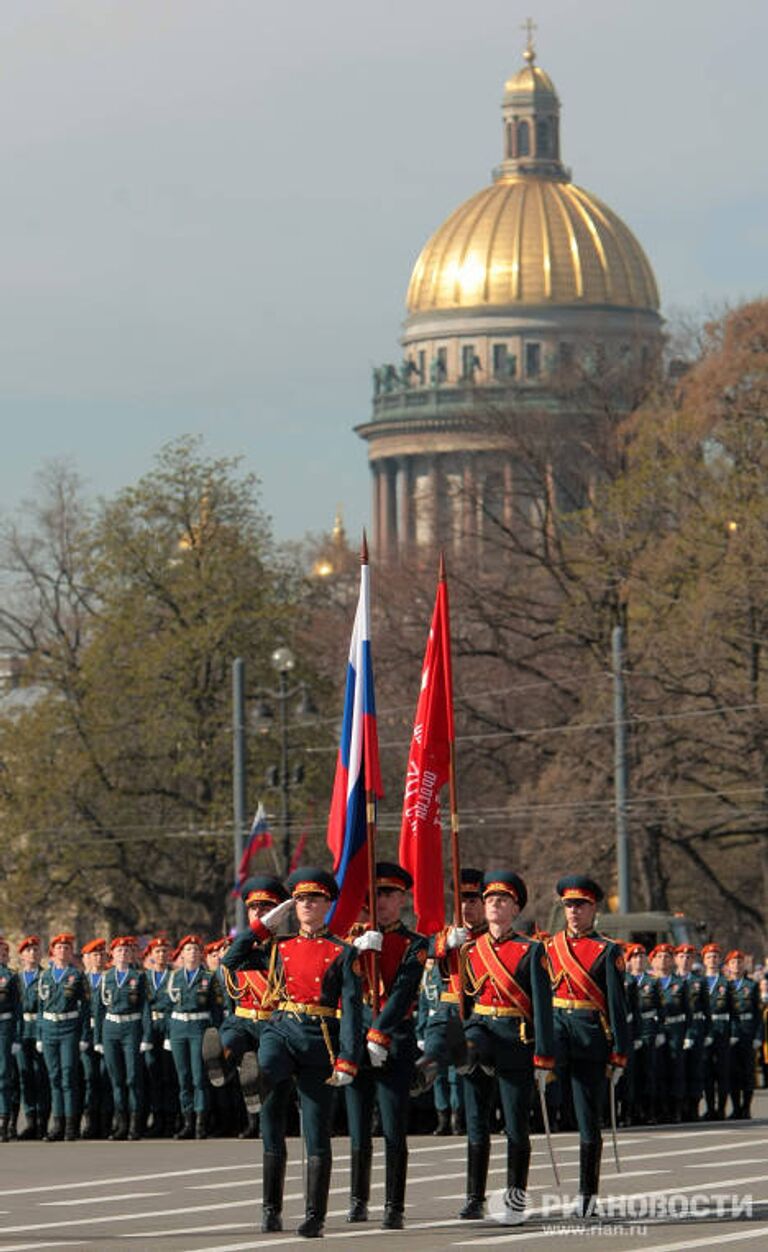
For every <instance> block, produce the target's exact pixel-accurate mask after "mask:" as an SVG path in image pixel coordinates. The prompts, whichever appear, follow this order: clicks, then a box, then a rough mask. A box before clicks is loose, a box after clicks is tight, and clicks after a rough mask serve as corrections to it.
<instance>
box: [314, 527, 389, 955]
mask: <svg viewBox="0 0 768 1252" xmlns="http://www.w3.org/2000/svg"><path fill="white" fill-rule="evenodd" d="M369 576H370V571H369V567H368V548H367V545H366V542H365V538H363V551H362V557H361V565H360V598H359V600H358V602H357V612H356V614H355V624H354V626H353V628H352V641H351V643H350V646H349V661H348V663H347V686H346V692H345V696H344V720H343V723H342V727H341V743H340V745H339V755H338V759H337V761H336V777H335V779H334V784H333V798H332V800H331V811H330V813H329V816H328V836H327V843H328V847H329V848H330V850H331V853H332V855H333V872H334V874H335V875H336V881H337V883H338V884H339V898H338V899H337V900H336V902H335V904H334V905H333V906H332V907H331V910H330V912H329V914H328V919H327V920H328V925H329V926H330V928H331V929H332V930H333V931H334V932H335V933H336V934H337V935H345V934H346V933H347V932H348V930H349V928H350V926H351V925H352V923H353V922H356V921H357V919H358V917H359V915H360V910H361V908H362V907H363V904H364V901H365V897H366V892H367V890H368V851H367V822H366V802H367V801H370V803H371V804H372V805H375V802H376V799H377V798H380V797H381V796H382V795H383V794H384V793H383V791H382V787H381V771H380V769H379V741H378V735H377V731H376V702H375V699H374V694H373V665H372V663H371V606H370V578H369ZM371 817H372V821H373V820H374V815H373V814H372V815H371Z"/></svg>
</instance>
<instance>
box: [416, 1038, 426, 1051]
mask: <svg viewBox="0 0 768 1252" xmlns="http://www.w3.org/2000/svg"><path fill="white" fill-rule="evenodd" d="M416 1047H417V1048H418V1049H419V1052H423V1051H424V1048H425V1047H426V1044H425V1042H424V1040H423V1039H417V1040H416Z"/></svg>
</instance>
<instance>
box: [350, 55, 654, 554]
mask: <svg viewBox="0 0 768 1252" xmlns="http://www.w3.org/2000/svg"><path fill="white" fill-rule="evenodd" d="M502 122H503V126H502V143H503V148H502V160H501V163H500V164H499V165H498V167H497V168H496V169H495V170H494V171H493V182H492V183H491V185H490V186H488V187H485V188H483V190H481V191H479V192H477V194H476V195H473V196H471V197H470V198H469V199H468V200H466V201H465V202H464V203H463V204H461V205H460V206H459V207H458V208H457V209H455V211H454V212H453V213H451V215H450V216H449V217H448V218H447V219H446V221H445V222H444V223H443V225H442V226H440V227H439V229H438V230H437V231H436V232H435V233H434V234H433V235H432V237H431V238H430V239H429V240H428V242H427V243H426V244H425V246H424V247H423V248H422V251H421V253H420V255H419V257H418V259H417V261H416V264H415V266H414V268H413V272H412V275H411V279H410V283H409V285H408V292H407V297H406V307H407V316H406V321H405V327H404V334H403V336H402V340H401V344H402V350H403V359H402V363H401V364H400V365H394V364H389V365H383V366H382V367H381V368H379V369H377V370H375V371H374V398H373V413H372V416H371V418H370V420H368V421H366V422H365V423H363V424H362V425H360V426H358V427H357V428H356V431H357V434H358V435H359V436H360V437H361V438H363V439H364V440H365V441H366V442H367V444H368V457H369V464H370V469H371V475H372V483H373V510H372V513H373V529H374V549H375V553H376V556H377V557H378V559H379V560H385V561H398V560H401V559H406V558H407V557H409V556H413V555H417V554H418V553H419V552H420V551H423V552H426V551H427V550H429V551H432V550H434V548H435V547H436V546H443V547H445V548H446V549H447V550H449V551H454V552H463V553H465V554H470V555H471V554H472V552H473V551H476V550H477V545H478V543H479V541H480V540H481V539H482V537H483V531H484V528H485V527H486V523H487V518H488V516H489V515H490V513H491V512H493V513H494V514H495V515H497V516H498V518H499V519H500V520H501V521H502V523H503V524H504V525H509V526H513V525H516V524H517V522H516V519H517V518H518V517H519V516H520V513H521V503H523V502H525V501H526V500H527V501H528V504H526V505H525V507H530V506H531V505H533V504H535V499H534V497H535V495H536V492H537V491H538V490H540V488H539V487H534V486H532V485H531V483H532V477H531V473H530V465H529V464H527V461H528V459H529V456H530V439H531V437H535V434H536V431H537V429H543V428H544V426H546V427H547V431H548V440H549V448H550V451H548V452H547V456H548V457H549V458H550V468H551V481H552V483H553V484H554V483H555V482H556V481H560V480H561V479H563V480H564V479H565V478H566V477H567V474H568V471H569V468H572V466H573V463H574V461H575V460H578V459H579V457H580V456H581V455H582V450H583V448H584V447H585V446H586V445H587V444H588V442H589V425H590V413H589V411H588V406H587V409H586V410H585V406H584V394H585V393H584V388H583V387H578V388H577V385H576V378H577V374H578V376H579V377H581V378H583V376H584V372H585V370H586V371H587V372H588V373H589V374H591V375H592V377H593V378H594V379H595V382H599V381H600V377H604V378H606V379H608V378H610V379H612V380H616V379H617V378H618V379H620V378H621V377H622V376H623V375H627V376H628V375H629V374H634V375H636V376H643V375H647V374H649V373H650V372H651V371H655V369H656V368H657V364H658V360H659V350H660V344H661V318H660V315H659V296H658V291H657V287H656V281H655V279H654V275H653V271H652V269H651V267H650V264H649V262H648V260H647V258H646V256H645V254H644V252H643V250H642V248H641V246H640V244H639V243H638V241H637V240H636V239H635V237H634V235H633V234H632V232H631V231H630V230H629V228H628V227H627V226H626V225H625V224H624V222H623V221H622V220H621V219H620V218H619V217H618V216H617V215H616V214H615V213H614V212H613V211H612V210H611V209H610V208H608V207H607V206H606V205H605V204H603V203H602V202H601V201H600V200H598V199H597V198H596V197H595V196H594V195H592V194H591V193H589V192H587V191H585V190H583V189H582V188H580V187H578V186H577V185H576V184H575V183H573V182H572V181H571V175H570V171H569V170H568V169H567V168H566V167H565V165H564V164H563V163H562V160H561V155H560V102H559V99H558V95H557V92H556V90H555V87H554V84H553V82H552V80H551V78H550V77H549V75H548V74H547V73H545V71H544V70H543V69H542V68H541V67H540V66H539V65H537V64H536V56H535V52H534V49H533V46H532V43H531V41H530V39H529V43H528V47H527V48H526V51H525V53H524V65H523V67H522V68H521V69H520V71H519V72H518V73H517V74H515V75H514V77H513V78H511V79H510V80H509V81H508V82H507V83H506V85H505V91H504V98H503V103H502ZM569 379H571V380H572V386H569ZM577 390H578V392H579V399H578V402H577V400H576V391H577ZM593 390H596V389H593ZM620 390H621V388H619V391H620ZM622 403H623V401H622V399H621V397H620V396H619V398H618V400H617V407H618V409H619V410H620V409H621V405H622ZM627 407H629V404H628V402H627ZM556 462H557V463H556ZM553 490H554V488H553ZM523 511H524V509H523Z"/></svg>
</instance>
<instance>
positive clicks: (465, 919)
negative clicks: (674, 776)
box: [0, 862, 768, 1237]
mask: <svg viewBox="0 0 768 1252" xmlns="http://www.w3.org/2000/svg"><path fill="white" fill-rule="evenodd" d="M411 885H412V884H411V880H410V876H409V874H408V873H407V872H406V871H405V870H404V869H402V868H401V867H400V866H398V865H394V864H390V863H383V862H382V863H379V864H378V865H377V871H376V915H377V921H376V928H375V929H374V928H373V927H372V925H371V923H370V921H367V920H361V921H360V923H358V924H357V925H356V926H355V927H354V928H353V930H352V932H351V933H350V934H349V935H347V936H346V937H345V939H344V940H342V939H340V938H338V937H336V936H335V935H333V934H331V933H330V932H329V930H328V928H327V927H326V924H325V920H326V914H327V912H328V908H329V905H330V903H331V901H333V900H334V899H335V897H336V893H337V887H336V882H335V879H334V878H333V876H332V875H331V874H329V873H327V872H326V871H325V870H322V869H319V868H309V869H307V868H303V869H300V870H297V871H295V872H294V873H293V874H292V875H291V876H290V877H289V879H288V880H287V882H286V884H283V883H282V882H280V881H279V880H278V879H277V878H274V877H272V876H271V875H260V876H258V877H255V878H252V879H249V880H248V882H247V883H246V884H245V886H244V888H243V901H244V904H245V907H246V910H247V917H248V927H247V929H245V930H244V931H243V932H241V933H239V934H237V935H235V937H234V938H233V939H232V940H231V941H230V940H229V939H221V940H218V941H216V942H214V943H208V944H206V943H204V941H203V939H202V938H201V937H200V936H198V935H194V934H187V935H184V937H183V938H182V939H181V940H180V941H179V942H178V943H177V944H176V945H175V947H174V946H173V945H172V944H171V942H170V941H169V939H168V938H167V936H166V935H164V934H160V935H157V936H156V937H155V938H153V939H152V940H151V941H150V942H149V944H148V945H147V946H146V947H145V948H144V949H143V950H141V951H140V949H139V945H138V944H137V942H136V940H135V938H134V937H132V936H130V935H121V936H117V937H115V938H113V939H112V940H111V942H110V943H109V944H107V942H106V940H104V939H93V940H91V941H90V942H88V943H85V944H83V946H82V948H81V949H80V952H79V953H77V955H76V954H75V938H74V936H73V935H72V934H69V933H61V934H57V935H54V936H53V938H52V939H51V940H50V943H49V945H48V958H49V959H48V961H47V963H45V964H42V963H41V944H40V941H39V939H38V938H37V936H35V935H28V936H27V937H26V938H25V939H23V940H22V941H21V943H20V944H19V945H18V948H17V954H16V955H17V959H18V968H16V969H12V968H11V967H10V950H9V944H8V942H7V941H6V940H5V939H4V938H2V937H1V936H0V1141H4V1142H7V1141H9V1140H10V1139H12V1138H18V1139H19V1140H24V1139H34V1138H44V1139H46V1140H47V1141H49V1142H51V1141H54V1142H55V1141H57V1140H70V1141H71V1140H74V1139H77V1138H78V1137H81V1136H82V1137H84V1138H89V1137H104V1138H109V1139H113V1140H123V1139H139V1138H141V1137H142V1136H143V1135H151V1136H155V1137H161V1136H169V1135H173V1136H174V1137H175V1138H177V1139H190V1138H193V1137H196V1138H205V1137H206V1136H207V1135H208V1133H211V1132H213V1133H238V1132H239V1134H240V1137H241V1138H254V1137H256V1136H257V1135H258V1136H260V1137H261V1140H262V1146H263V1178H262V1229H263V1230H265V1231H278V1230H281V1229H282V1201H283V1183H284V1177H285V1165H286V1147H285V1140H286V1134H287V1132H288V1130H289V1128H290V1127H291V1126H292V1125H293V1124H294V1122H295V1111H296V1106H297V1099H296V1097H298V1108H299V1109H300V1113H301V1120H300V1129H301V1133H302V1134H303V1136H304V1139H305V1144H306V1153H307V1178H306V1216H305V1220H304V1222H303V1223H302V1224H301V1226H300V1227H299V1233H300V1234H302V1235H304V1236H306V1237H316V1236H318V1235H321V1234H322V1233H323V1227H324V1221H325V1214H326V1208H327V1199H328V1191H329V1186H330V1171H331V1136H332V1132H333V1128H334V1125H335V1124H338V1123H339V1117H340V1116H341V1115H345V1117H346V1125H347V1129H348V1133H349V1137H350V1161H351V1165H350V1180H349V1181H350V1202H349V1212H348V1215H347V1220H348V1221H350V1222H363V1221H367V1219H368V1204H369V1193H370V1176H371V1159H372V1138H373V1134H374V1132H375V1129H378V1130H380V1133H381V1135H382V1137H383V1141H384V1150H385V1201H384V1213H383V1221H382V1225H383V1227H384V1228H385V1229H400V1228H401V1227H402V1225H403V1220H404V1208H405V1189H406V1178H407V1169H408V1151H407V1131H408V1122H409V1113H410V1111H411V1109H412V1108H413V1107H414V1101H417V1102H420V1103H421V1104H422V1105H423V1103H424V1100H425V1098H429V1099H430V1100H433V1101H434V1110H435V1113H436V1120H437V1125H436V1128H435V1133H437V1134H443V1133H462V1134H463V1133H466V1138H467V1187H466V1201H465V1204H464V1206H463V1207H462V1209H461V1212H460V1214H459V1216H460V1217H462V1218H464V1219H467V1220H472V1219H477V1218H481V1217H482V1216H483V1215H484V1212H485V1199H486V1181H487V1174H488V1164H489V1155H490V1143H491V1133H492V1131H493V1130H495V1129H497V1128H498V1129H503V1131H504V1133H505V1135H506V1139H507V1190H506V1193H505V1205H504V1213H503V1220H504V1221H505V1222H506V1223H508V1224H511V1225H513V1224H516V1223H518V1222H520V1221H522V1220H523V1219H524V1216H525V1193H526V1186H527V1180H528V1169H529V1161H530V1130H531V1126H532V1125H534V1126H536V1125H546V1126H547V1127H548V1126H549V1125H550V1124H551V1125H552V1126H553V1128H555V1129H557V1128H560V1129H571V1128H574V1129H577V1130H578V1132H579V1141H580V1163H579V1195H578V1198H577V1200H576V1211H577V1212H578V1214H579V1215H580V1216H582V1217H588V1216H590V1214H591V1213H592V1212H593V1211H594V1204H595V1197H596V1195H597V1191H598V1185H599V1177H600V1160H601V1152H602V1129H603V1126H604V1123H605V1119H606V1116H607V1114H606V1109H607V1108H609V1109H610V1110H611V1116H612V1117H613V1118H614V1119H615V1120H616V1121H617V1122H618V1123H619V1124H624V1125H630V1124H633V1123H638V1122H640V1123H642V1122H662V1121H670V1122H679V1121H681V1120H685V1121H695V1120H697V1119H698V1118H699V1117H700V1116H704V1117H706V1118H708V1119H720V1118H724V1117H725V1116H726V1115H728V1116H730V1117H734V1118H748V1117H750V1115H751V1113H750V1106H751V1101H752V1093H753V1089H754V1084H755V1075H756V1073H760V1072H761V1066H763V1065H765V1066H768V983H766V981H765V980H763V981H762V982H760V983H758V982H757V981H756V980H754V979H752V978H750V977H748V976H747V975H746V974H745V955H744V953H742V952H739V951H731V952H728V953H723V951H722V950H721V949H720V947H719V946H718V944H716V943H709V944H706V945H705V946H704V947H703V948H702V949H701V952H700V953H699V952H698V951H697V950H696V949H695V948H694V947H693V946H692V945H690V944H681V945H679V946H677V947H673V946H672V945H671V944H668V943H659V944H658V945H657V946H656V947H655V948H654V949H653V950H652V951H651V952H650V953H646V951H645V949H644V948H643V947H642V945H640V944H626V945H621V944H617V943H615V942H613V941H611V940H609V939H607V938H605V937H604V936H603V935H601V934H600V933H599V932H598V931H597V930H596V929H595V926H594V923H595V913H596V910H597V907H598V905H599V903H600V900H601V899H602V892H601V890H600V888H599V886H598V885H597V884H596V883H595V882H594V881H593V880H591V879H590V878H588V877H585V876H583V875H571V876H568V877H564V878H562V879H561V880H560V881H559V882H558V884H557V888H556V890H557V893H558V895H559V897H560V899H561V901H562V905H563V908H564V913H565V927H564V929H563V930H562V931H558V932H557V933H556V934H555V935H554V936H550V935H547V934H543V933H541V932H535V933H533V934H529V933H524V932H522V931H520V930H519V929H518V928H517V927H516V918H517V917H518V914H520V913H521V912H522V911H523V909H524V908H525V905H526V901H527V891H526V887H525V883H524V882H523V880H522V879H521V878H520V876H519V875H517V874H515V873H513V872H511V871H509V870H494V871H491V872H489V873H482V872H481V871H479V870H472V869H466V868H465V869H464V870H462V875H461V902H462V916H461V919H459V924H455V925H452V926H448V927H446V928H445V929H443V930H441V931H440V932H438V933H437V934H435V935H432V936H431V937H425V936H423V935H420V934H417V933H416V932H415V931H413V930H410V929H409V928H408V927H407V926H406V925H405V924H404V923H403V921H402V920H401V912H402V910H403V906H404V903H405V901H406V896H407V892H408V890H409V888H410V887H411ZM294 913H295V923H292V922H291V918H290V916H289V915H292V914H294ZM337 1088H343V1089H344V1092H343V1106H344V1107H343V1109H339V1108H338V1107H337V1105H338V1098H337ZM427 1093H428V1095H427ZM607 1097H608V1098H607ZM729 1101H730V1104H729ZM233 1128H234V1129H233Z"/></svg>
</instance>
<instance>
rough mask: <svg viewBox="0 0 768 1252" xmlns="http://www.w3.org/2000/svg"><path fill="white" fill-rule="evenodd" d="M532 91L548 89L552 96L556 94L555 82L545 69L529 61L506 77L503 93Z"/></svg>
mask: <svg viewBox="0 0 768 1252" xmlns="http://www.w3.org/2000/svg"><path fill="white" fill-rule="evenodd" d="M532 91H549V92H551V94H552V95H553V96H556V95H557V92H556V91H555V84H554V83H553V82H552V79H551V78H550V77H549V74H548V73H547V72H546V70H543V69H542V68H541V66H540V65H534V64H533V62H532V61H530V62H529V63H528V65H524V66H523V68H522V69H521V70H518V72H517V73H516V74H515V75H514V76H513V77H512V78H508V79H507V81H506V82H505V84H504V94H505V95H507V96H511V95H517V94H518V93H520V94H521V95H522V94H523V93H525V94H526V95H528V94H530V92H532Z"/></svg>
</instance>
